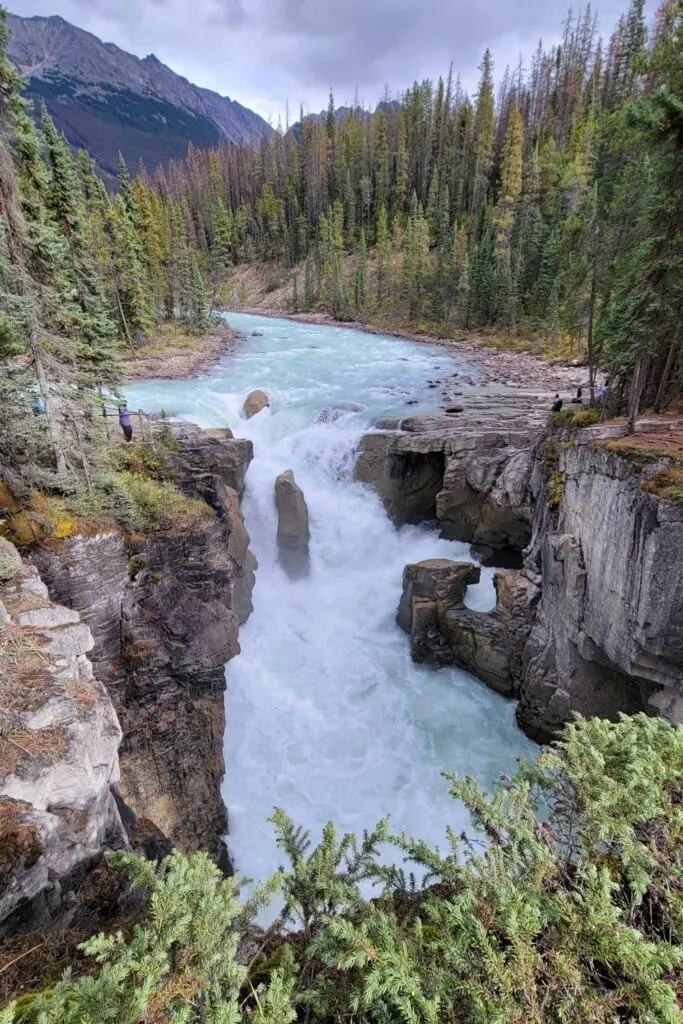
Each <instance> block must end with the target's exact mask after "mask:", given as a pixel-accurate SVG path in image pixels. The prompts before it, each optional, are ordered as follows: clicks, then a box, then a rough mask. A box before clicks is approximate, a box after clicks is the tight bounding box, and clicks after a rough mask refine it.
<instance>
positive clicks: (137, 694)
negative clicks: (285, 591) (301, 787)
mask: <svg viewBox="0 0 683 1024" xmlns="http://www.w3.org/2000/svg"><path fill="white" fill-rule="evenodd" d="M174 431H175V433H176V437H177V441H178V449H179V454H178V480H179V482H180V485H181V487H182V488H183V490H184V491H185V492H186V493H187V494H188V495H190V496H192V497H202V498H204V499H205V500H206V501H208V502H209V504H210V505H211V506H212V507H213V509H214V510H215V516H213V517H211V516H209V517H207V519H206V520H205V521H203V522H202V523H201V524H193V527H192V529H183V527H182V525H180V524H179V526H178V528H177V529H172V530H165V531H157V532H156V533H153V534H149V535H145V536H139V535H137V536H134V537H124V536H123V535H122V534H120V533H109V534H101V535H98V536H96V537H90V538H84V537H73V538H70V539H68V540H66V541H64V543H63V546H62V547H61V550H59V551H58V552H56V551H50V550H47V549H38V550H36V551H35V552H34V554H33V557H34V560H35V562H36V564H38V565H39V567H40V571H41V574H42V575H43V578H44V579H45V580H46V581H47V583H48V585H49V587H50V592H51V593H52V594H53V595H54V596H55V598H56V599H57V600H59V601H60V602H61V603H62V604H64V605H66V606H68V607H69V608H73V609H75V610H76V611H78V612H79V613H80V615H81V617H82V619H83V621H84V622H85V623H87V625H88V626H89V627H90V629H91V630H92V634H93V636H94V638H95V648H94V650H93V654H92V657H93V663H94V665H95V670H96V673H97V675H98V678H100V679H101V681H102V682H103V683H104V684H105V686H106V688H107V691H108V692H109V694H110V696H111V698H112V701H113V703H114V706H115V708H116V711H117V713H118V716H119V719H120V722H121V726H122V729H123V740H122V744H121V749H120V765H121V782H120V788H121V792H122V794H123V797H124V798H125V800H126V802H127V803H128V804H129V805H130V807H131V809H132V811H133V812H134V813H135V814H136V815H138V816H140V817H142V818H146V819H151V820H152V821H153V822H154V823H155V824H156V825H157V826H158V827H159V828H160V829H161V830H162V831H163V833H164V834H165V835H167V836H168V837H169V838H170V839H171V841H172V842H173V843H174V845H176V846H178V847H179V848H181V849H183V850H186V851H191V850H196V849H200V848H201V849H206V850H208V851H210V852H211V853H213V854H214V855H216V856H217V857H219V858H220V857H221V856H222V855H223V852H224V847H223V844H222V836H223V835H225V833H226V832H227V816H226V811H225V807H224V805H223V802H222V799H221V793H220V788H221V782H222V779H223V775H224V770H225V768H224V761H223V737H224V732H225V712H224V691H225V673H224V666H225V662H227V661H229V660H230V658H233V657H234V656H235V655H236V654H237V653H238V652H239V642H238V628H239V625H240V624H241V623H242V622H244V621H245V619H246V618H247V616H248V615H249V613H250V611H251V590H252V587H253V583H254V569H255V567H256V561H255V559H254V557H253V555H252V554H251V552H250V550H249V535H248V533H247V531H246V529H245V527H244V522H243V519H242V515H241V511H240V506H239V496H240V493H241V490H242V487H243V482H244V474H245V471H246V468H247V466H248V464H249V461H250V459H251V455H252V449H251V443H250V442H248V441H239V440H235V439H233V438H232V435H231V434H230V432H229V431H206V432H204V431H201V430H199V428H197V427H194V426H192V425H188V424H183V425H180V426H178V427H177V428H174Z"/></svg>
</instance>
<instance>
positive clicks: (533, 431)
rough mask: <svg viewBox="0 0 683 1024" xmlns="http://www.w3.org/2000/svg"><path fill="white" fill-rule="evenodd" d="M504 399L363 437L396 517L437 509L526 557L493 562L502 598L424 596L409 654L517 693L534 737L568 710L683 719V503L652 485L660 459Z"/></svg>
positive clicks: (481, 538)
mask: <svg viewBox="0 0 683 1024" xmlns="http://www.w3.org/2000/svg"><path fill="white" fill-rule="evenodd" d="M510 401H511V400H510V399H509V398H507V397H505V398H501V397H497V398H496V400H495V402H492V403H490V404H489V406H488V412H486V414H485V415H484V413H483V412H482V410H481V409H480V411H479V412H478V413H477V414H476V415H469V414H468V411H467V410H465V412H464V413H463V414H461V415H458V416H439V417H414V418H409V419H407V420H402V421H397V422H396V423H387V424H385V425H384V426H385V427H386V428H392V429H385V430H384V431H383V432H379V433H373V434H370V435H367V436H366V437H365V438H364V439H363V443H362V445H361V449H360V452H359V457H358V465H357V477H358V478H359V479H360V480H362V481H364V482H367V483H372V484H373V485H374V486H375V487H376V489H377V491H378V493H379V494H380V496H381V498H382V500H383V501H384V504H385V506H386V508H387V511H388V513H389V514H390V515H391V517H392V519H393V520H394V522H396V524H397V525H400V524H401V523H403V522H415V521H420V520H421V519H432V518H436V519H437V521H438V523H439V525H440V528H441V533H442V535H443V536H446V537H452V538H454V539H457V540H461V541H469V542H471V543H472V544H473V545H475V546H476V550H477V553H478V554H483V555H484V557H485V558H489V559H491V560H492V561H494V563H495V562H496V561H497V562H498V564H499V565H501V564H505V556H506V553H508V552H510V551H512V552H517V554H518V557H519V561H520V564H519V566H518V567H517V568H516V569H515V570H514V571H511V570H507V571H505V570H503V571H501V572H499V573H498V574H497V575H496V588H497V593H498V602H497V606H496V609H495V611H493V612H490V613H485V614H484V613H477V612H472V611H470V610H469V609H467V608H466V607H465V606H464V604H463V603H462V600H459V601H458V600H450V604H449V603H448V601H446V602H445V603H444V599H443V597H438V596H437V597H434V596H432V597H428V598H425V596H424V595H421V596H418V597H417V599H416V601H415V621H414V622H413V623H412V625H411V626H410V629H409V631H411V630H412V632H411V638H412V648H413V653H414V656H415V657H416V659H417V660H429V661H432V663H434V664H446V663H448V664H458V665H460V666H461V667H463V668H466V669H468V670H469V671H472V672H474V673H475V674H476V675H478V676H479V677H480V678H481V679H483V680H484V681H485V682H487V683H488V684H489V685H491V686H492V687H494V688H495V689H497V690H499V691H500V692H503V693H507V694H509V695H511V696H515V697H518V698H519V704H518V709H517V715H518V720H519V722H520V725H522V727H523V728H524V729H525V731H527V732H528V733H529V734H530V735H531V736H533V737H535V738H537V739H542V740H544V739H548V738H549V737H551V736H552V735H553V734H554V733H555V732H556V731H557V729H558V728H559V727H560V726H561V725H562V724H563V723H564V722H566V721H567V720H568V718H570V717H571V715H572V714H573V713H574V712H579V713H581V714H584V715H600V716H605V717H614V716H616V715H617V714H618V713H620V712H624V713H632V712H635V711H639V710H646V711H648V712H650V713H652V714H662V715H665V716H666V717H667V718H668V719H670V720H671V721H674V722H683V507H682V506H681V504H680V502H672V501H667V500H664V499H662V498H660V497H657V496H656V495H654V494H652V493H647V492H646V491H644V490H643V488H642V484H643V483H644V482H645V481H646V480H647V479H648V478H649V477H651V476H653V475H654V474H655V473H656V472H658V470H661V468H662V466H664V465H666V462H665V461H663V462H662V463H661V464H660V463H658V462H656V461H655V462H654V463H653V462H651V461H650V462H649V463H648V464H647V465H646V466H645V467H643V466H642V465H640V463H639V462H638V460H637V458H636V459H635V460H634V459H633V458H631V457H630V456H629V454H628V452H626V451H623V450H622V451H621V452H620V451H618V450H612V449H610V448H609V447H607V441H608V440H609V438H610V437H614V436H618V434H619V433H623V427H621V428H620V427H619V426H618V425H617V426H608V427H597V428H587V429H583V430H578V431H577V430H571V431H568V430H561V429H557V428H555V429H553V428H549V427H548V425H547V414H546V416H545V417H540V418H539V415H538V410H535V409H533V408H530V410H529V414H528V415H526V416H525V417H524V419H525V424H526V425H525V428H524V429H523V428H522V423H521V422H520V417H519V416H516V417H512V418H511V419H508V420H507V421H506V418H505V416H502V417H500V423H499V424H498V427H499V429H494V428H495V423H496V405H497V406H498V408H499V409H500V408H501V407H502V408H505V406H506V405H507V404H509V402H510ZM480 405H481V403H480ZM503 426H505V427H509V429H505V430H503V429H502V427H503ZM640 429H641V430H642V431H643V432H647V431H648V430H651V429H658V430H660V429H661V423H660V422H659V421H657V423H655V424H651V425H648V424H643V425H642V426H641V428H640ZM439 459H440V460H442V463H443V473H442V474H441V475H440V474H439V470H438V460H439ZM508 564H509V563H508ZM408 569H411V570H414V567H408ZM408 582H409V581H408ZM405 599H406V598H405V581H404V601H405Z"/></svg>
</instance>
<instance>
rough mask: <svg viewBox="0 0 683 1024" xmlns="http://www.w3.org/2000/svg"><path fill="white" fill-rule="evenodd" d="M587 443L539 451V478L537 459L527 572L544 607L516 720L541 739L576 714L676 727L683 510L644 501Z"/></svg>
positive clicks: (682, 711)
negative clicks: (642, 713) (661, 721)
mask: <svg viewBox="0 0 683 1024" xmlns="http://www.w3.org/2000/svg"><path fill="white" fill-rule="evenodd" d="M583 433H584V434H585V435H586V436H585V437H584V438H583V439H582V438H579V439H578V440H577V442H575V443H572V444H566V443H560V444H555V445H554V448H553V449H552V451H551V452H550V451H549V450H548V448H547V446H546V447H545V448H544V452H543V455H544V458H545V459H546V461H548V460H549V458H550V459H551V464H550V466H549V468H548V467H546V472H542V471H541V469H540V459H539V470H538V480H537V487H538V491H537V506H536V516H535V524H534V539H533V543H532V546H531V550H530V552H529V563H530V564H531V565H532V566H533V567H534V568H536V569H537V570H538V572H539V573H540V577H541V591H542V597H541V601H540V603H539V607H538V615H537V617H536V619H535V622H534V627H533V629H532V632H531V635H530V638H529V643H528V645H527V647H526V650H525V652H524V657H523V662H524V681H523V685H522V687H521V691H520V692H521V699H520V706H519V710H518V715H519V719H520V722H521V724H522V725H523V726H524V727H525V728H526V729H527V731H529V732H531V733H532V734H536V735H538V736H539V737H543V738H544V737H547V736H548V735H550V734H552V733H553V732H554V731H555V730H556V729H557V727H558V726H559V725H561V724H562V723H563V722H564V721H566V719H567V718H568V716H569V715H570V714H571V713H572V712H580V713H581V714H585V715H604V716H607V717H614V715H615V714H616V713H617V712H618V711H623V712H626V713H630V712H633V711H639V710H649V711H650V712H651V713H655V714H657V713H661V714H663V715H665V716H666V717H667V718H668V719H669V720H671V721H673V722H676V723H677V724H681V723H683V572H682V571H681V570H682V569H683V566H682V564H681V563H682V560H683V506H682V505H681V504H680V503H679V502H671V501H665V500H663V499H661V498H658V497H656V496H655V495H652V494H648V493H645V492H643V491H642V490H641V489H640V486H639V485H640V483H641V482H642V480H643V474H642V472H641V471H640V470H638V469H637V468H634V465H633V463H632V461H631V460H630V459H629V458H628V457H624V456H623V455H620V454H618V453H617V452H613V451H609V450H608V449H607V448H606V447H605V446H604V444H602V443H600V442H598V443H593V438H594V436H595V435H594V433H593V434H591V433H590V432H588V431H585V432H583ZM553 456H554V461H552V457H553ZM654 468H656V467H654ZM652 471H653V468H652V467H651V468H650V469H649V471H648V470H646V471H645V473H646V475H647V473H648V472H649V473H650V474H651V473H652ZM549 504H550V505H551V506H553V509H552V510H551V509H549Z"/></svg>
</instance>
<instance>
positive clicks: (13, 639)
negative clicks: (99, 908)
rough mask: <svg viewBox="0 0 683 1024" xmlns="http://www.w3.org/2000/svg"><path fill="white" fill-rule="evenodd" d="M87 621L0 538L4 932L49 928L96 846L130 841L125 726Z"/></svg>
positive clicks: (0, 910)
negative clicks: (119, 796) (123, 794)
mask: <svg viewBox="0 0 683 1024" xmlns="http://www.w3.org/2000/svg"><path fill="white" fill-rule="evenodd" d="M92 648H93V637H92V634H91V632H90V629H89V627H88V626H87V625H86V624H85V623H84V622H82V621H81V618H80V616H79V614H78V613H77V612H76V611H74V610H72V609H70V608H66V607H63V606H60V605H57V604H55V603H53V602H52V601H51V600H50V598H49V596H48V590H47V587H46V586H45V584H44V583H43V582H42V580H41V579H40V577H39V575H38V573H37V571H36V569H35V568H33V566H30V565H28V564H26V563H22V561H21V559H20V558H19V556H18V554H17V552H16V550H15V549H14V548H13V547H12V545H10V544H9V543H8V542H7V541H4V540H2V538H0V935H4V934H6V933H8V932H12V931H15V930H17V929H20V928H22V927H23V926H28V927H30V928H32V929H39V928H44V927H46V926H47V925H48V924H49V923H50V922H51V920H52V919H53V917H54V916H57V915H60V914H63V913H64V911H65V908H66V906H67V904H68V902H69V898H70V893H71V889H72V887H73V886H75V885H77V884H78V882H79V880H80V879H81V878H82V877H83V876H84V875H85V874H86V872H87V871H88V870H89V869H90V868H91V867H92V866H93V864H94V863H95V862H96V861H97V860H99V858H100V856H101V853H102V850H103V849H107V848H121V847H125V846H127V845H128V837H127V835H126V832H125V830H124V827H123V825H122V822H121V817H120V814H119V807H118V804H117V800H116V799H115V796H114V793H113V787H115V786H116V784H117V783H118V780H119V760H118V753H117V751H118V746H119V742H120V739H121V728H120V726H119V722H118V719H117V716H116V712H115V710H114V707H113V705H112V701H111V700H110V697H109V695H108V693H107V691H106V689H105V688H104V686H103V685H102V683H101V681H100V680H98V679H97V678H95V676H94V675H93V669H92V665H91V662H90V660H89V658H88V655H89V653H90V652H91V651H92Z"/></svg>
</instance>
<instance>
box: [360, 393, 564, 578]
mask: <svg viewBox="0 0 683 1024" xmlns="http://www.w3.org/2000/svg"><path fill="white" fill-rule="evenodd" d="M545 418H546V417H545V416H544V415H543V412H542V410H541V409H539V403H538V400H537V399H534V398H533V397H532V396H525V395H521V396H520V395H510V396H505V398H504V399H501V398H499V397H498V396H496V399H493V398H491V397H487V396H479V397H477V398H475V399H471V400H470V402H469V404H467V405H466V406H465V407H464V408H463V411H462V413H459V414H454V415H451V416H449V415H446V416H413V417H408V418H407V419H403V420H398V421H394V422H391V421H389V422H388V423H387V422H386V421H385V424H378V426H385V425H386V426H388V427H393V428H395V429H394V430H393V431H392V432H390V433H389V432H380V433H373V434H368V435H366V436H365V437H364V438H363V440H362V443H361V448H360V452H359V456H358V460H357V464H356V477H357V479H358V480H361V481H362V482H364V483H371V484H372V485H373V486H374V487H375V489H376V490H377V492H378V494H379V496H380V497H381V499H382V501H383V502H384V505H385V507H386V509H387V513H388V514H389V516H390V517H391V519H392V520H393V521H394V522H395V523H396V524H397V525H401V524H402V523H414V522H421V521H424V520H428V519H438V521H439V525H440V528H441V533H442V536H444V537H448V538H449V539H452V540H460V541H466V542H470V543H473V544H475V545H477V546H478V547H480V549H481V552H482V554H483V556H484V558H485V559H487V558H492V557H494V552H498V553H499V555H498V558H499V559H500V558H502V559H503V560H504V559H505V557H506V556H509V555H510V554H514V553H515V552H516V553H517V554H518V555H519V553H520V552H521V551H522V550H523V549H524V548H525V547H526V545H527V544H528V542H529V539H530V537H531V523H532V517H533V507H532V496H531V493H530V491H529V480H530V472H531V463H532V460H533V449H534V445H535V443H536V441H537V439H538V437H539V435H540V433H541V431H542V429H543V424H544V421H545ZM396 428H397V429H396Z"/></svg>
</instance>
